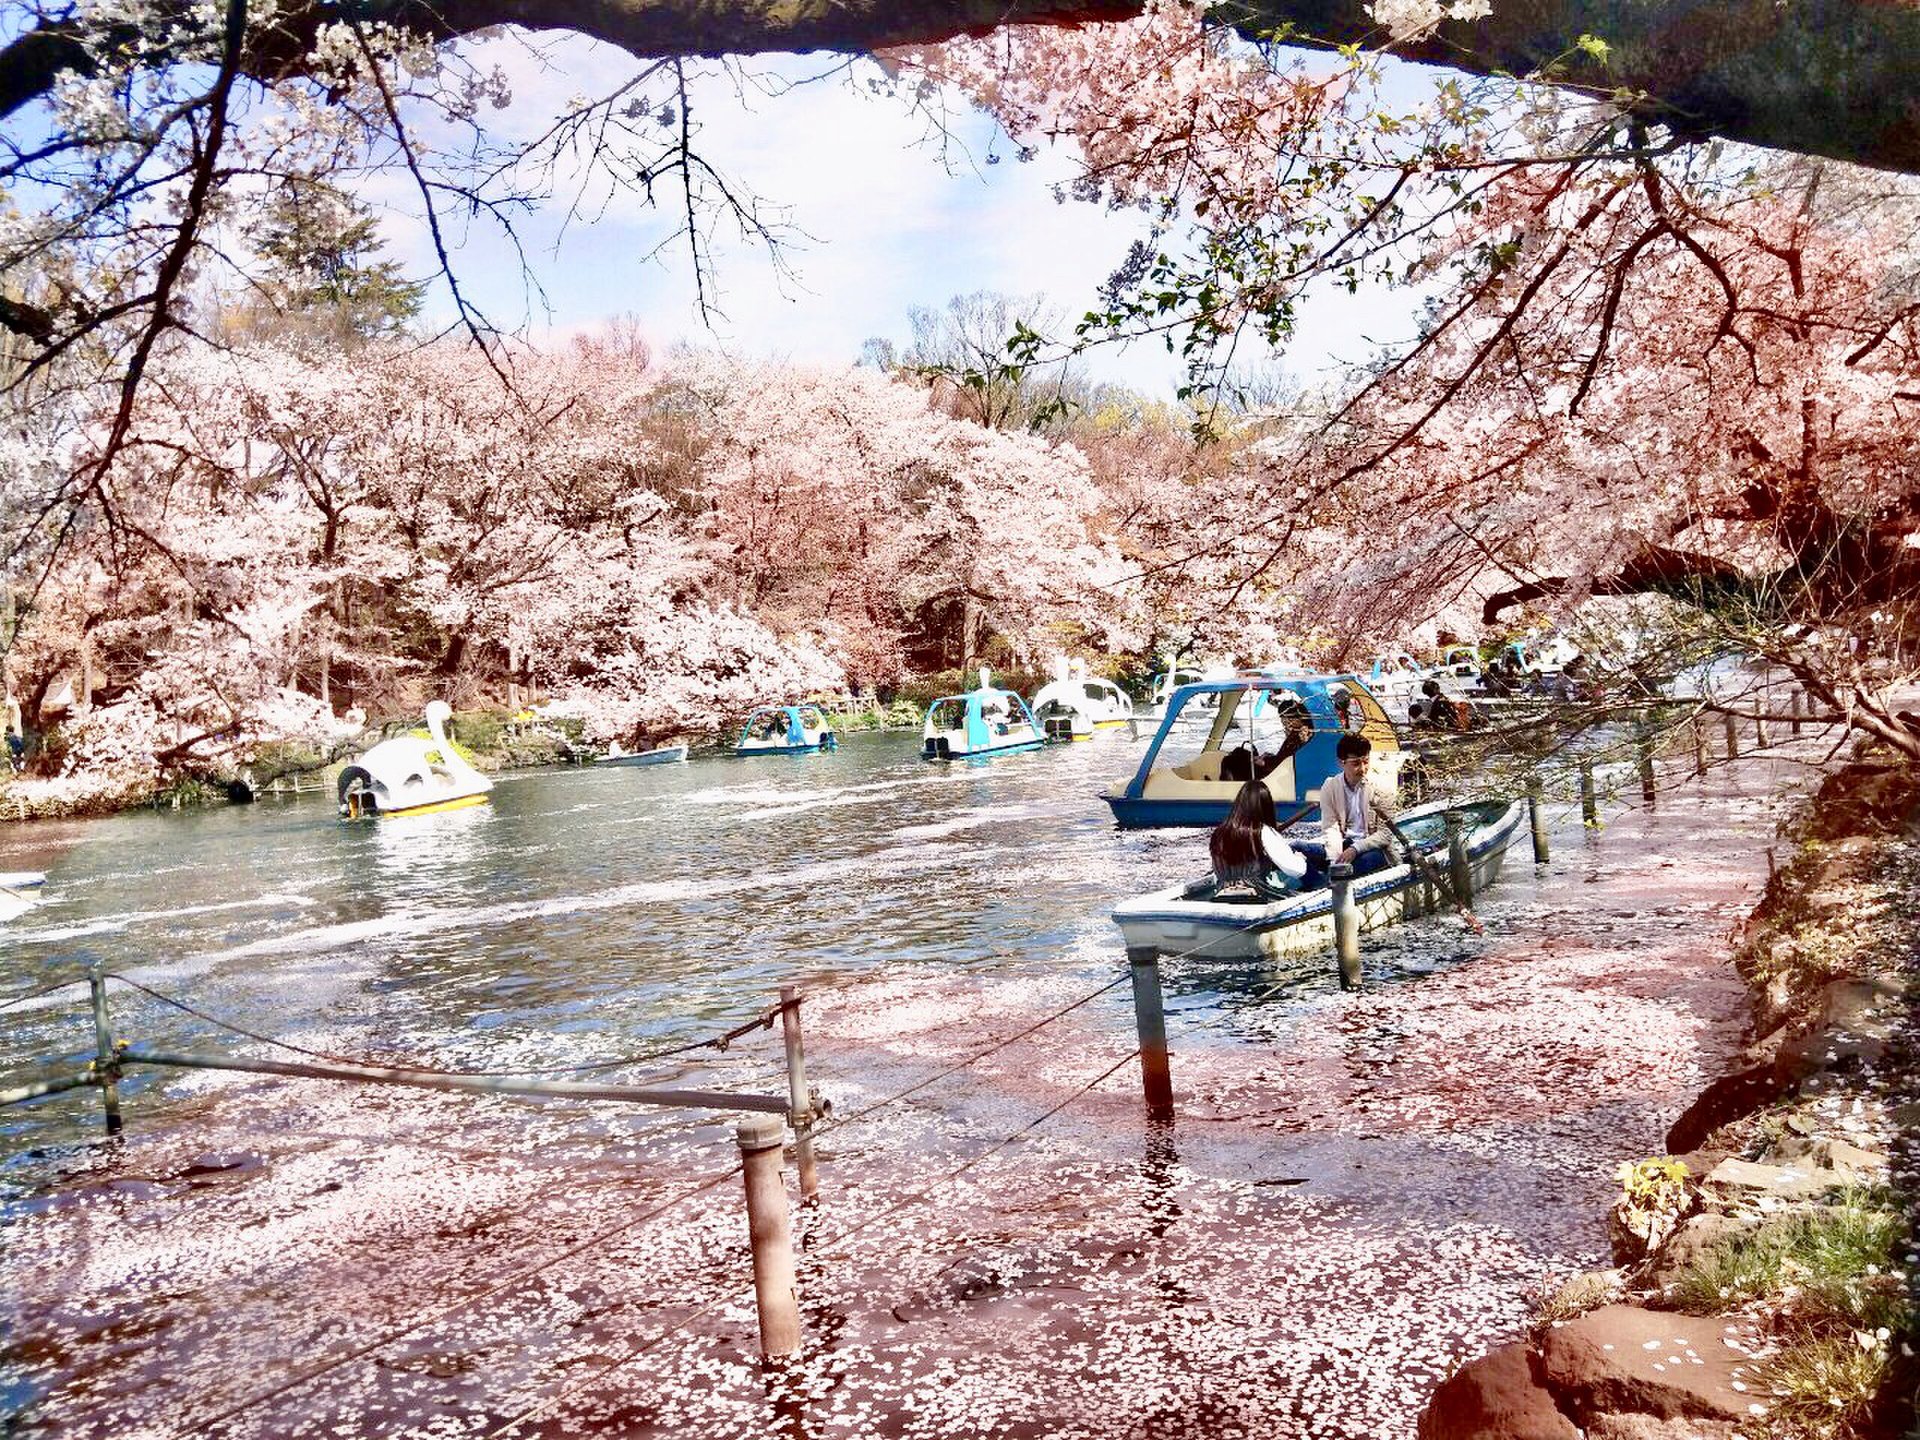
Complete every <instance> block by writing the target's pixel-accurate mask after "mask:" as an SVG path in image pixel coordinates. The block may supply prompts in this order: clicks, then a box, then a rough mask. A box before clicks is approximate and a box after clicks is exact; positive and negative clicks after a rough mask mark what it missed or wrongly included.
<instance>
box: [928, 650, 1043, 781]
mask: <svg viewBox="0 0 1920 1440" xmlns="http://www.w3.org/2000/svg"><path fill="white" fill-rule="evenodd" d="M1045 743H1046V735H1045V734H1044V733H1043V732H1042V731H1041V729H1040V724H1039V722H1038V721H1037V720H1035V719H1034V718H1033V711H1031V710H1030V709H1028V708H1027V702H1026V701H1024V700H1022V699H1021V698H1020V697H1019V696H1018V695H1016V694H1014V692H1013V691H1011V690H998V689H995V688H994V685H993V682H992V678H991V676H990V675H989V674H988V672H987V671H986V669H985V668H984V667H982V669H981V671H980V688H979V689H977V690H969V691H967V692H966V694H964V695H944V696H942V697H941V698H940V699H938V700H936V701H934V702H933V704H931V705H929V706H928V707H927V719H926V723H925V724H924V725H923V726H922V727H921V730H920V754H921V756H922V757H923V758H925V759H928V760H984V759H986V758H987V757H989V756H993V755H1011V754H1013V753H1015V752H1016V751H1020V750H1038V749H1039V748H1040V747H1041V746H1042V745H1043V744H1045Z"/></svg>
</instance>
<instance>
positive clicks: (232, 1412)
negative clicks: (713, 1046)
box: [179, 1165, 743, 1440]
mask: <svg viewBox="0 0 1920 1440" xmlns="http://www.w3.org/2000/svg"><path fill="white" fill-rule="evenodd" d="M742 1168H743V1167H742V1166H740V1165H735V1166H734V1167H733V1168H732V1169H731V1170H727V1171H724V1172H722V1173H721V1174H719V1175H715V1176H712V1177H710V1178H708V1179H706V1180H702V1181H701V1182H700V1183H699V1184H698V1185H694V1186H691V1187H689V1188H688V1189H686V1190H683V1191H681V1192H680V1193H679V1194H677V1195H675V1196H674V1197H673V1198H672V1199H670V1200H664V1201H662V1202H661V1203H660V1204H658V1205H656V1206H654V1207H653V1208H652V1209H651V1210H648V1211H647V1212H646V1213H645V1214H642V1215H637V1216H634V1217H632V1218H629V1219H624V1220H621V1221H620V1222H619V1223H618V1224H615V1225H610V1226H608V1227H607V1228H606V1229H604V1230H600V1231H597V1232H596V1233H594V1234H592V1235H589V1236H588V1237H587V1238H586V1239H584V1240H581V1241H578V1242H576V1243H575V1244H572V1245H569V1246H568V1247H567V1248H566V1249H564V1250H562V1251H560V1252H559V1253H558V1254H556V1255H552V1256H549V1257H548V1258H547V1259H545V1260H542V1261H539V1262H538V1263H537V1264H533V1265H528V1266H525V1267H524V1268H522V1269H520V1270H517V1271H515V1272H514V1273H513V1274H511V1275H508V1276H507V1277H505V1278H504V1279H502V1280H498V1281H495V1282H494V1283H493V1284H492V1285H489V1286H487V1287H486V1288H485V1289H484V1290H478V1291H475V1292H474V1293H473V1294H471V1295H467V1296H463V1297H462V1298H461V1299H458V1300H454V1301H450V1302H449V1303H447V1304H445V1305H443V1306H441V1307H440V1308H439V1309H437V1310H432V1311H429V1312H428V1313H427V1314H425V1315H422V1316H419V1317H417V1318H416V1319H413V1320H410V1321H408V1322H407V1323H406V1324H404V1325H402V1326H400V1327H399V1328H397V1329H394V1330H390V1331H388V1332H387V1333H386V1334H384V1335H381V1336H378V1337H377V1338H375V1339H372V1340H369V1341H367V1342H366V1343H364V1344H362V1345H356V1346H355V1347H354V1348H353V1349H351V1350H347V1351H344V1352H342V1353H341V1354H338V1355H334V1356H331V1357H330V1358H328V1359H326V1360H323V1361H320V1362H319V1363H317V1364H314V1365H309V1366H308V1367H307V1368H306V1369H304V1370H301V1371H298V1372H297V1373H295V1374H293V1375H290V1376H288V1377H287V1378H286V1379H284V1380H282V1381H280V1382H279V1383H278V1384H276V1385H273V1386H270V1387H269V1388H267V1389H265V1390H262V1391H259V1392H257V1393H256V1394H253V1395H250V1396H248V1397H247V1398H245V1399H244V1400H239V1401H236V1402H234V1403H233V1404H231V1405H229V1406H227V1407H226V1408H225V1409H224V1410H220V1411H217V1412H215V1413H214V1414H212V1415H208V1416H196V1417H194V1419H193V1421H192V1423H191V1424H190V1425H189V1426H188V1428H187V1429H185V1430H182V1431H181V1432H179V1433H180V1436H181V1440H186V1437H190V1436H198V1435H201V1434H203V1433H205V1431H206V1430H207V1429H209V1428H211V1427H212V1426H215V1425H221V1424H224V1423H226V1422H227V1421H228V1420H231V1419H232V1418H233V1417H234V1416H236V1415H239V1414H241V1413H242V1412H244V1411H248V1410H254V1409H258V1408H259V1407H260V1406H262V1405H267V1404H271V1403H272V1402H273V1401H275V1400H277V1399H279V1398H280V1397H281V1396H282V1395H285V1394H287V1393H288V1392H290V1391H293V1390H297V1389H299V1388H300V1387H301V1386H302V1385H305V1384H306V1383H307V1382H308V1381H310V1380H315V1379H318V1378H319V1377H320V1376H322V1375H325V1374H328V1373H330V1372H331V1371H334V1370H337V1369H339V1368H340V1367H341V1366H342V1365H346V1364H350V1363H351V1362H353V1361H355V1360H359V1359H362V1358H364V1357H365V1356H368V1355H371V1354H372V1353H373V1352H374V1351H376V1350H381V1349H384V1348H385V1347H386V1346H388V1345H391V1344H392V1343H393V1342H394V1341H396V1340H399V1339H402V1338H404V1337H405V1336H408V1335H411V1334H413V1333H415V1332H416V1331H418V1330H422V1329H424V1328H426V1327H427V1326H429V1325H433V1324H436V1323H438V1322H439V1321H441V1320H444V1319H446V1318H447V1317H448V1316H449V1315H453V1314H455V1313H457V1312H459V1311H461V1310H464V1309H466V1308H467V1307H468V1306H470V1305H476V1304H478V1303H479V1302H480V1301H482V1300H490V1299H492V1298H493V1297H494V1296H495V1295H498V1294H500V1293H501V1292H502V1291H505V1290H510V1289H512V1288H514V1287H515V1286H518V1285H522V1284H524V1283H525V1282H526V1281H528V1280H531V1279H533V1278H534V1277H535V1276H536V1275H540V1274H542V1273H544V1272H545V1271H547V1270H550V1269H552V1268H553V1267H554V1266H555V1265H559V1264H562V1263H564V1262H565V1261H568V1260H571V1259H572V1258H573V1257H574V1256H576V1255H578V1254H580V1253H581V1252H582V1251H585V1250H588V1249H591V1248H593V1247H594V1246H596V1245H601V1244H604V1243H605V1242H606V1241H608V1240H611V1239H612V1238H613V1237H615V1236H616V1235H620V1234H623V1233H625V1232H627V1231H630V1230H633V1229H636V1228H638V1227H639V1226H641V1225H644V1224H646V1223H647V1222H648V1221H650V1220H654V1219H657V1218H658V1217H659V1216H661V1215H663V1214H665V1213H666V1212H667V1211H669V1210H671V1209H672V1208H673V1207H674V1206H676V1205H678V1204H680V1203H681V1202H682V1201H684V1200H691V1199H692V1198H693V1197H694V1196H696V1195H699V1194H703V1193H704V1192H706V1191H708V1190H711V1189H713V1188H714V1186H716V1185H720V1184H724V1183H725V1182H726V1181H728V1180H731V1179H732V1178H733V1177H734V1176H736V1175H738V1174H739V1173H740V1171H741V1169H742ZM689 1318H691V1317H689Z"/></svg>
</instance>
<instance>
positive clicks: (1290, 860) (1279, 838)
mask: <svg viewBox="0 0 1920 1440" xmlns="http://www.w3.org/2000/svg"><path fill="white" fill-rule="evenodd" d="M1260 843H1261V845H1262V846H1263V847H1264V848H1265V850H1266V852H1267V863H1268V864H1269V865H1271V866H1273V868H1274V869H1276V870H1278V871H1279V872H1280V873H1281V874H1282V875H1285V876H1286V877H1287V878H1288V879H1289V880H1298V879H1301V878H1302V877H1303V876H1305V875H1306V873H1307V857H1306V856H1304V855H1302V854H1301V853H1300V852H1299V851H1298V850H1296V849H1294V848H1293V846H1291V845H1289V844H1288V843H1287V841H1286V837H1285V836H1284V835H1282V834H1281V833H1280V832H1279V831H1278V830H1275V829H1273V828H1272V827H1271V826H1269V827H1268V828H1266V829H1263V830H1262V831H1261V832H1260Z"/></svg>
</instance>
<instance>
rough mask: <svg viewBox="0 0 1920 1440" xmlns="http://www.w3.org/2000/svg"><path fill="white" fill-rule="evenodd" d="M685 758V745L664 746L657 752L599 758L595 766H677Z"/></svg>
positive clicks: (643, 751) (644, 751) (650, 751)
mask: <svg viewBox="0 0 1920 1440" xmlns="http://www.w3.org/2000/svg"><path fill="white" fill-rule="evenodd" d="M686 758H687V747H686V746H685V745H664V746H662V747H661V748H660V749H658V750H642V751H641V752H640V753H639V754H637V755H614V756H605V755H603V756H601V757H600V758H599V759H598V760H596V761H595V762H594V763H595V764H596V765H678V764H679V763H680V762H681V761H683V760H685V759H686Z"/></svg>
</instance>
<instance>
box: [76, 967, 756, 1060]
mask: <svg viewBox="0 0 1920 1440" xmlns="http://www.w3.org/2000/svg"><path fill="white" fill-rule="evenodd" d="M107 978H108V979H109V980H118V981H119V982H120V983H121V984H122V985H126V986H129V987H131V988H132V989H135V990H138V991H139V992H140V993H141V994H143V995H148V996H151V997H152V998H153V999H155V1000H158V1001H159V1002H160V1003H161V1004H163V1005H171V1006H172V1007H173V1008H174V1009H176V1010H180V1011H183V1012H184V1013H186V1014H188V1015H192V1016H193V1017H195V1018H196V1019H199V1020H204V1021H206V1022H207V1023H208V1024H209V1025H213V1026H216V1027H217V1028H219V1029H221V1030H226V1031H228V1032H230V1033H232V1034H234V1035H240V1036H243V1037H245V1038H246V1039H248V1040H255V1041H258V1042H259V1043H260V1044H262V1045H271V1046H274V1047H275V1048H276V1049H280V1050H289V1051H292V1052H293V1053H294V1054H296V1055H305V1056H308V1057H310V1058H311V1059H315V1060H325V1061H327V1062H329V1063H331V1064H334V1065H360V1066H366V1067H369V1068H373V1069H400V1070H417V1071H419V1072H420V1073H421V1074H423V1075H457V1076H468V1077H472V1078H495V1077H505V1076H513V1075H578V1074H588V1073H591V1072H593V1071H598V1070H617V1069H622V1068H625V1067H628V1066H638V1065H650V1064H655V1063H657V1062H659V1061H661V1060H669V1059H672V1058H674V1057H676V1056H679V1055H690V1054H692V1053H694V1052H695V1051H698V1050H707V1049H718V1050H721V1051H723V1052H724V1051H725V1050H726V1048H727V1046H728V1045H730V1044H731V1043H732V1042H733V1041H735V1040H737V1039H739V1038H740V1037H741V1036H743V1035H748V1034H751V1033H752V1032H753V1031H755V1030H760V1029H770V1028H771V1027H772V1025H773V1022H774V1021H775V1020H776V1019H777V1018H779V1015H780V1012H781V1010H782V1009H783V1008H784V1006H781V1005H775V1006H772V1007H771V1008H769V1009H768V1010H766V1011H765V1012H763V1013H762V1014H760V1015H758V1016H756V1017H755V1018H754V1019H752V1020H750V1021H747V1022H745V1023H744V1024H741V1025H738V1026H735V1027H734V1028H733V1029H732V1030H729V1031H727V1032H726V1033H725V1034H722V1035H716V1036H712V1037H710V1038H708V1039H705V1040H697V1041H694V1042H692V1043H690V1044H686V1045H678V1046H674V1047H672V1048H670V1049H666V1050H650V1051H642V1052H636V1053H633V1054H630V1055H620V1056H615V1057H614V1058H612V1059H610V1060H594V1061H588V1062H584V1063H582V1064H579V1065H555V1066H545V1067H534V1068H529V1069H521V1070H459V1069H451V1068H447V1067H444V1066H438V1065H427V1064H423V1063H418V1062H414V1061H406V1062H403V1063H395V1062H394V1061H391V1060H373V1059H368V1058H365V1057H355V1056H349V1055H337V1054H334V1053H332V1052H330V1051H326V1050H315V1049H311V1048H309V1047H308V1046H305V1045H296V1044H295V1043H294V1042H293V1041H291V1040H283V1039H281V1038H279V1037H278V1036H275V1035H267V1034H263V1033H262V1032H260V1031H258V1030H249V1029H248V1028H247V1027H246V1026H244V1025H239V1024H235V1023H234V1022H233V1021H231V1020H224V1019H222V1018H221V1017H220V1016H218V1015H210V1014H208V1013H207V1012H206V1011H205V1010H202V1009H200V1008H198V1007H197V1006H194V1005H190V1004H188V1003H187V1002H186V1001H185V1000H179V999H175V998H174V997H173V996H171V995H167V994H164V993H163V992H161V991H159V990H155V989H154V988H153V987H152V986H150V985H145V984H142V983H141V982H140V981H138V980H135V979H133V978H132V977H131V976H127V975H122V974H120V973H119V972H117V971H114V972H110V973H109V974H108V976H107Z"/></svg>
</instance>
